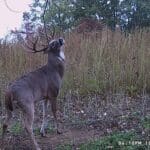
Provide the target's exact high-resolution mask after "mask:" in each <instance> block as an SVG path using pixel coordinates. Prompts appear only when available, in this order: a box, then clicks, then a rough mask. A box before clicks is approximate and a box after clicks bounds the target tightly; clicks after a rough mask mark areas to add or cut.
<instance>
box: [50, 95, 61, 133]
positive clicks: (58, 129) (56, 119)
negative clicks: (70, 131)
mask: <svg viewBox="0 0 150 150" xmlns="http://www.w3.org/2000/svg"><path fill="white" fill-rule="evenodd" d="M51 108H52V113H53V116H54V119H55V123H56V130H57V133H58V134H61V133H62V131H61V130H60V128H59V121H58V118H57V99H56V98H53V99H52V100H51Z"/></svg>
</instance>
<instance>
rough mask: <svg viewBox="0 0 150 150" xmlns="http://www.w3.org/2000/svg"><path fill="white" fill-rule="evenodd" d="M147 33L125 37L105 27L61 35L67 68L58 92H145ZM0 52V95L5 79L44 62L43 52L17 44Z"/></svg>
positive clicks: (148, 71) (149, 73)
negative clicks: (82, 32) (28, 49)
mask: <svg viewBox="0 0 150 150" xmlns="http://www.w3.org/2000/svg"><path fill="white" fill-rule="evenodd" d="M149 36H150V32H149V29H147V30H137V31H135V32H134V33H132V34H128V35H126V36H125V35H124V34H122V33H121V32H120V31H115V32H112V31H110V30H108V29H105V30H103V31H102V32H99V33H94V32H93V33H89V34H85V35H82V34H76V33H74V34H73V33H72V34H70V33H69V34H68V35H66V37H65V39H66V41H67V42H66V43H67V44H66V48H65V49H66V50H65V53H66V56H67V62H66V63H67V66H66V68H67V69H66V74H65V79H64V84H63V88H62V94H63V93H66V92H68V91H73V92H76V93H79V94H81V95H85V94H88V93H104V92H108V91H109V92H112V93H117V92H123V93H124V94H129V95H130V96H134V95H136V94H138V93H141V92H149V91H150V82H149V76H150V69H149V66H150V61H149V57H150V49H149V47H150V43H149ZM0 55H1V59H0V70H1V72H0V84H1V87H0V93H1V94H0V95H1V96H2V93H3V92H4V89H5V87H6V84H8V82H9V81H12V80H14V79H16V78H17V77H19V76H20V75H21V74H24V73H26V72H29V71H32V70H34V69H35V68H37V67H40V66H41V65H43V64H44V63H46V56H45V55H42V54H36V55H35V54H31V53H26V52H25V51H24V50H23V48H22V47H21V46H20V45H19V43H16V44H13V45H12V44H8V45H7V44H1V47H0ZM2 99H3V98H1V100H2Z"/></svg>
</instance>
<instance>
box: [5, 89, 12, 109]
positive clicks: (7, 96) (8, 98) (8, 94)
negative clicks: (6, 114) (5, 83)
mask: <svg viewBox="0 0 150 150" xmlns="http://www.w3.org/2000/svg"><path fill="white" fill-rule="evenodd" d="M12 99H13V96H12V94H11V92H6V94H5V108H6V109H7V110H10V111H13V104H12Z"/></svg>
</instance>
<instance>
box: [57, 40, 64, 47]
mask: <svg viewBox="0 0 150 150" xmlns="http://www.w3.org/2000/svg"><path fill="white" fill-rule="evenodd" d="M58 40H59V43H60V45H61V46H62V45H64V44H65V40H64V39H63V38H59V39H58Z"/></svg>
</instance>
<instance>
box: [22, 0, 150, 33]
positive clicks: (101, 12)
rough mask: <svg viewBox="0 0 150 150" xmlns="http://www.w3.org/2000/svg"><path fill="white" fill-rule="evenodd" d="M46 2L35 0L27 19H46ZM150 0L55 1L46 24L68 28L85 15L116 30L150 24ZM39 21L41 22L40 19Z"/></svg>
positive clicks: (49, 6) (49, 10)
mask: <svg viewBox="0 0 150 150" xmlns="http://www.w3.org/2000/svg"><path fill="white" fill-rule="evenodd" d="M44 6H45V3H44V2H43V1H42V0H35V1H34V2H33V4H32V6H31V10H30V12H25V13H24V20H26V19H28V20H30V22H32V23H33V24H36V23H37V22H43V18H42V15H43V14H42V13H41V12H42V11H44ZM149 14H150V2H149V1H147V0H144V1H143V0H122V1H120V0H111V1H110V0H94V1H93V0H88V1H85V0H76V1H71V0H63V1H61V0H55V1H54V0H52V1H51V3H49V5H48V8H47V11H46V18H45V20H46V23H47V24H50V25H52V24H53V25H55V26H56V28H57V29H59V30H61V31H66V30H67V29H71V28H73V27H74V26H76V25H77V24H78V23H79V21H80V20H81V19H83V18H93V19H96V20H99V21H102V22H104V23H105V24H106V25H107V26H109V27H110V28H111V29H113V30H115V28H116V25H117V26H119V27H120V28H121V29H122V30H129V31H130V30H132V29H135V28H136V27H140V28H143V27H147V26H150V16H149ZM36 21H37V22H36Z"/></svg>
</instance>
